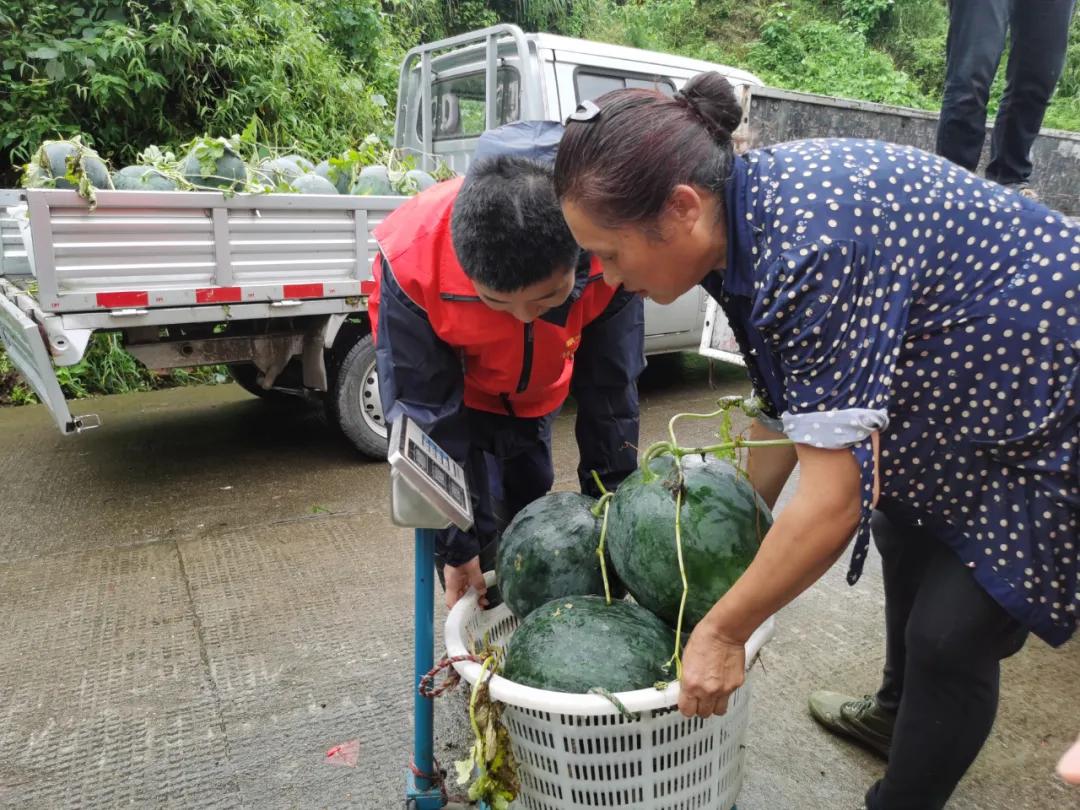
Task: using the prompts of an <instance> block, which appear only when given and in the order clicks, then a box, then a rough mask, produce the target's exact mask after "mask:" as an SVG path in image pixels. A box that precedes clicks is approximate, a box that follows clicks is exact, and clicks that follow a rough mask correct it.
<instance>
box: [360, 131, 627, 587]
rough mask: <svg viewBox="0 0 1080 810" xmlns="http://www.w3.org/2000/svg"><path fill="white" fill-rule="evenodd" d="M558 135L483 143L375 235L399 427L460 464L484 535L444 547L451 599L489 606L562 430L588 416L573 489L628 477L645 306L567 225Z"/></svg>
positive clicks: (384, 355)
mask: <svg viewBox="0 0 1080 810" xmlns="http://www.w3.org/2000/svg"><path fill="white" fill-rule="evenodd" d="M561 134H562V127H560V126H559V125H558V124H553V123H550V122H542V123H535V122H519V123H516V124H510V125H507V126H505V127H501V128H500V129H497V130H493V131H491V132H489V133H486V134H485V135H484V136H483V138H482V139H481V142H480V145H479V147H478V149H477V154H476V159H475V160H474V163H473V165H472V167H471V168H470V170H469V173H468V175H467V177H466V178H464V179H461V178H458V179H455V180H451V181H448V182H445V183H440V184H438V185H436V186H435V187H434V188H431V189H429V190H428V191H426V192H423V193H421V194H419V195H417V196H416V197H414V198H413V199H412V200H410V201H409V202H408V203H406V204H405V205H403V206H402V207H401V208H399V209H397V210H396V211H394V212H393V213H392V214H391V215H390V216H389V217H387V219H386V220H385V221H384V222H383V223H382V224H381V225H380V226H379V227H378V228H376V230H375V238H376V241H377V242H378V244H379V249H380V253H379V256H378V257H377V258H376V260H375V264H374V279H375V284H376V287H375V291H374V292H373V293H372V294H371V296H370V298H369V301H368V307H369V310H368V311H369V313H370V316H371V320H372V330H373V333H374V335H375V344H376V360H377V366H378V372H379V385H380V395H381V398H382V402H383V410H384V413H385V414H386V419H387V421H388V422H392V421H394V420H395V419H397V418H398V417H400V416H401V415H402V414H406V415H408V416H409V417H411V418H412V419H414V420H416V422H417V423H418V424H419V425H420V426H421V427H422V428H423V429H424V430H425V431H427V433H428V434H429V435H430V436H431V437H432V439H434V440H435V441H436V442H437V443H438V444H439V445H440V446H441V447H442V448H443V449H444V450H446V452H447V453H449V454H450V455H451V456H452V457H453V458H454V459H455V460H456V461H458V463H460V464H463V465H464V467H465V470H466V474H467V475H468V478H469V485H470V488H471V489H472V491H473V514H474V519H475V524H474V526H473V529H472V530H470V531H468V532H463V531H460V530H458V529H456V528H450V529H447V530H444V531H442V532H440V533H439V536H438V540H437V544H436V555H437V557H438V559H439V560H440V562H441V563H443V564H444V566H445V567H444V569H443V571H444V577H445V587H446V601H447V605H448V606H452V605H453V604H454V603H455V602H456V601H457V600H458V599H459V598H460V597H461V596H462V595H463V594H464V592H465V591H466V589H467V588H468V587H469V586H472V587H475V588H476V589H477V590H478V591H480V592H481V594H483V593H484V592H485V591H486V589H485V587H484V579H483V574H482V570H490V569H491V568H492V566H493V563H494V558H495V550H496V547H497V540H498V535H499V530H500V522H499V520H498V518H497V516H496V513H495V503H496V502H497V501H498V502H501V503H502V505H503V513H504V516H505V519H507V520H508V519H510V518H512V517H513V516H514V515H515V514H516V513H517V512H518V511H519V510H520V509H521V508H522V507H524V506H525V505H526V504H528V503H530V502H531V501H533V500H535V499H536V498H539V497H540V496H542V495H544V494H545V493H547V492H548V490H549V489H550V488H551V485H552V483H553V480H554V470H553V467H552V460H551V426H552V422H553V421H554V418H555V415H556V413H557V412H558V411H559V409H560V408H561V407H562V404H563V402H564V401H565V400H566V398H567V396H568V395H569V394H570V393H573V395H574V398H575V400H576V402H577V425H576V435H577V442H578V448H579V451H580V464H579V466H578V478H579V482H580V484H581V489H582V491H583V492H585V493H587V494H591V495H594V496H595V495H597V494H598V493H597V492H596V488H595V484H594V482H593V481H592V477H591V473H592V471H593V470H595V471H596V472H597V473H598V475H599V476H600V478H601V480H602V481H603V483H604V485H605V487H607V488H608V489H614V487H616V486H617V485H618V484H619V482H620V481H622V479H623V478H625V477H626V476H627V475H628V474H629V473H630V472H632V471H633V469H634V467H635V463H636V456H637V450H636V446H637V443H638V397H637V378H638V375H639V374H640V373H641V371H642V369H643V368H644V365H645V357H644V313H643V304H642V300H641V299H640V298H639V297H637V296H635V295H632V294H630V293H628V292H626V291H624V290H622V289H618V290H615V289H612V288H610V287H608V286H607V285H605V284H604V283H603V273H602V270H601V268H600V264H599V262H597V261H594V260H592V259H591V258H590V257H589V256H588V255H585V254H582V253H581V251H580V250H579V248H578V246H577V245H576V244H575V243H574V240H573V237H572V236H571V234H570V231H569V229H568V228H567V227H566V223H565V222H564V220H563V218H562V213H561V211H560V209H559V204H558V201H557V200H556V198H555V191H554V186H553V183H552V168H551V167H552V164H553V163H554V153H555V149H556V147H557V145H558V140H559V138H560V137H561Z"/></svg>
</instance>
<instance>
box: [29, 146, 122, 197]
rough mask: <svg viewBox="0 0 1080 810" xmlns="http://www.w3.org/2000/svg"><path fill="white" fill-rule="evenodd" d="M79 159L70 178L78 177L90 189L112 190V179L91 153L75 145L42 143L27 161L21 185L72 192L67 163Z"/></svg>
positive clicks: (101, 163)
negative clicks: (89, 186)
mask: <svg viewBox="0 0 1080 810" xmlns="http://www.w3.org/2000/svg"><path fill="white" fill-rule="evenodd" d="M77 158H79V159H80V160H79V165H78V166H73V167H72V169H73V171H74V175H75V177H76V178H78V177H79V176H80V175H81V174H82V173H85V174H86V179H87V180H88V181H89V182H90V185H91V186H93V187H94V188H103V189H107V188H112V187H113V186H112V178H110V177H109V169H108V167H107V166H106V165H105V163H104V161H102V159H101V158H99V157H98V156H97V153H96V152H94V150H93V149H90V148H89V147H87V146H85V145H83V144H82V143H79V142H78V140H75V141H45V143H44V144H42V145H41V147H40V148H39V149H38V151H37V153H36V154H35V155H34V159H33V160H32V161H31V164H30V168H31V170H32V171H30V172H29V173H28V177H27V182H26V183H25V185H27V186H28V187H31V188H76V187H77V183H73V182H72V181H70V180H68V179H67V172H68V162H69V161H73V162H74V161H75V160H76V159H77Z"/></svg>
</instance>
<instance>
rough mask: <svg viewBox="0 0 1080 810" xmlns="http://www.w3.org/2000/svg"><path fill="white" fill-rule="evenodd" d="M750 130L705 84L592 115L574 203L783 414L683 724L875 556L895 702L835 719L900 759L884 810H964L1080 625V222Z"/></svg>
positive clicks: (889, 776) (848, 704) (918, 159)
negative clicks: (843, 573)
mask: <svg viewBox="0 0 1080 810" xmlns="http://www.w3.org/2000/svg"><path fill="white" fill-rule="evenodd" d="M740 118H741V111H740V108H739V105H738V103H737V102H736V100H735V98H734V95H733V93H732V90H731V87H730V86H729V85H728V83H727V82H726V80H724V79H723V78H722V77H720V76H719V75H718V74H703V75H702V76H698V77H697V78H695V79H694V80H692V81H691V82H689V83H688V84H687V86H686V88H685V89H684V91H683V93H682V94H680V95H678V96H676V97H675V98H674V99H671V98H665V97H664V96H662V95H660V94H659V93H654V92H651V91H646V90H623V91H617V92H614V93H610V94H608V95H606V96H603V97H602V98H600V99H599V100H598V101H597V102H596V103H591V102H586V103H585V104H583V105H582V106H581V107H580V108H579V109H578V111H577V112H576V113H575V114H574V115H573V116H571V120H570V121H569V122H568V125H567V130H566V134H565V136H564V138H563V141H562V144H561V146H560V149H559V155H558V161H557V164H556V185H557V190H558V193H559V195H560V198H561V200H562V202H563V211H564V214H565V215H566V219H567V222H568V223H569V224H570V228H571V230H572V231H573V232H574V235H575V237H576V238H577V240H578V242H579V243H580V244H581V245H582V247H584V248H586V249H587V250H590V251H592V252H593V253H595V254H596V255H597V256H599V258H600V259H601V261H602V262H603V263H604V271H605V278H606V279H607V281H608V282H609V283H612V284H617V283H622V284H624V285H625V286H626V287H627V288H628V289H631V290H635V291H640V292H642V293H643V294H646V295H648V296H650V297H651V298H653V299H654V300H656V301H658V302H659V303H668V302H671V301H673V300H675V298H677V297H678V296H679V295H680V294H682V293H684V292H685V291H686V290H688V289H690V288H691V287H692V286H693V285H695V284H702V285H704V286H705V288H706V289H707V290H708V291H709V293H710V294H711V295H712V296H713V297H714V298H716V300H717V301H719V302H720V304H721V305H722V307H723V309H724V311H725V313H726V314H727V317H728V320H729V322H730V324H731V327H732V329H733V331H734V332H735V335H736V337H737V339H738V341H739V344H740V347H741V349H742V353H743V355H744V357H745V359H746V363H747V367H748V370H749V372H750V376H751V379H752V381H753V383H754V387H755V389H756V391H757V393H758V395H759V396H760V397H761V399H762V400H763V402H764V403H765V406H764V413H765V415H764V416H763V417H762V418H761V419H759V420H757V422H756V423H755V425H754V426H753V428H752V435H753V436H754V437H756V438H769V437H775V436H776V435H777V433H778V432H782V433H784V434H786V435H787V436H789V437H791V438H792V439H793V440H794V441H795V448H794V451H789V450H787V449H780V450H776V449H769V450H762V451H755V452H754V453H752V455H751V458H750V473H751V477H752V479H753V481H754V483H755V485H756V486H757V487H758V489H759V491H760V492H761V493H762V494H763V496H765V498H766V500H768V501H770V503H771V502H773V501H775V499H776V497H777V495H778V494H779V491H780V489H781V488H782V486H783V484H784V482H785V481H786V480H787V477H788V476H789V474H790V472H791V470H792V469H793V467H794V464H795V462H796V460H797V461H798V463H799V465H800V470H801V474H800V480H799V483H798V487H797V489H796V492H795V495H794V497H793V498H792V500H791V502H790V504H789V505H788V506H787V507H786V508H785V509H784V510H782V511H781V512H780V514H779V516H778V517H777V520H776V523H775V524H774V526H773V528H772V530H771V531H770V532H769V534H768V536H767V537H766V538H765V541H764V543H763V544H762V547H761V550H760V552H759V553H758V555H757V558H756V559H755V560H754V562H753V564H752V565H751V566H750V568H749V569H748V570H747V572H746V573H745V574H744V575H743V577H742V578H741V579H740V580H739V582H738V583H737V584H736V585H735V586H734V587H733V588H732V589H731V590H730V591H729V592H728V593H727V594H726V595H725V596H724V598H723V599H721V600H720V601H719V602H718V603H717V604H716V606H715V607H714V608H713V610H712V611H711V612H710V613H709V614H708V616H707V618H706V619H705V620H704V621H703V622H702V623H701V624H699V625H698V627H697V628H696V629H695V631H694V633H693V635H692V636H691V639H690V642H689V644H688V647H687V650H686V654H685V658H684V674H683V683H682V687H683V688H682V698H681V700H680V709H682V711H683V712H684V713H685V714H687V715H695V714H696V715H699V716H708V715H711V714H714V713H722V712H723V711H724V710H725V709H726V706H727V696H728V695H729V694H730V692H731V691H732V690H733V689H735V688H736V687H737V686H739V684H740V683H742V680H743V667H744V661H743V642H745V641H746V639H747V638H748V636H749V635H750V633H751V632H752V631H753V630H754V629H755V628H756V627H757V626H758V625H759V624H760V623H761V622H762V621H763V620H764V619H766V618H767V617H768V616H770V615H772V614H773V613H775V612H776V611H777V610H779V609H780V608H781V607H783V606H784V605H785V604H787V603H788V602H789V601H791V600H792V599H793V598H795V597H796V596H797V595H798V594H799V593H801V592H802V591H803V590H804V589H805V588H807V587H808V586H810V585H811V584H812V583H813V582H814V581H815V580H816V579H817V578H818V577H820V576H821V575H822V574H823V573H824V572H825V571H826V570H827V569H828V568H829V567H830V565H831V564H832V563H833V562H835V561H836V559H837V558H838V557H839V556H840V555H841V553H842V552H843V549H844V547H845V546H846V545H847V544H848V542H849V541H850V540H851V538H852V536H853V535H854V538H855V543H854V551H853V555H852V560H851V568H850V573H849V575H848V579H849V581H850V582H851V583H852V584H854V582H855V581H856V580H857V579H858V577H859V573H860V571H861V569H862V565H863V561H864V559H865V556H866V551H867V547H868V543H869V539H870V536H871V531H870V530H871V527H872V528H873V535H874V538H875V541H876V544H877V546H878V548H879V550H880V552H881V555H882V561H883V570H884V579H885V594H886V636H887V649H886V667H885V677H884V683H883V684H882V687H881V690H880V691H879V692H878V694H877V695H876V696H874V697H871V698H867V699H865V700H862V701H858V700H852V699H847V698H844V697H842V696H838V695H835V694H833V693H818V694H816V695H815V696H813V697H812V698H811V710H812V711H813V713H814V714H815V716H816V717H817V718H818V719H819V720H821V721H822V722H823V723H825V724H826V725H827V726H828V727H830V728H831V729H833V730H835V731H839V732H842V733H845V734H847V735H849V736H851V737H854V738H855V739H857V740H859V741H860V742H862V743H864V744H866V745H867V746H869V747H871V748H873V749H875V750H877V751H878V752H880V753H882V754H885V755H886V756H887V757H888V761H889V764H888V767H887V769H886V773H885V776H884V778H883V779H882V780H881V781H879V782H878V783H877V784H875V785H874V786H873V787H871V789H870V791H869V792H868V793H867V797H866V802H867V805H868V807H870V808H872V810H877V808H884V809H886V810H897V809H898V808H918V810H927V808H938V807H942V806H944V804H945V802H946V801H947V799H948V797H949V796H950V795H951V793H952V792H953V790H954V789H955V787H956V784H957V782H958V781H959V780H960V778H961V777H962V776H963V774H964V772H965V771H966V770H967V768H968V766H969V765H970V764H971V762H972V761H973V760H974V758H975V756H976V755H977V754H978V752H979V749H980V748H981V747H982V745H983V743H984V742H985V740H986V737H987V735H988V734H989V732H990V728H991V726H992V724H993V720H994V715H995V713H996V710H997V697H998V681H999V673H1000V667H999V662H1000V661H1001V659H1003V658H1006V657H1008V656H1010V655H1012V654H1014V653H1015V652H1017V651H1018V650H1019V649H1020V648H1021V647H1022V646H1023V644H1024V642H1025V639H1026V637H1027V635H1028V633H1029V632H1030V633H1034V634H1036V635H1037V636H1039V637H1040V638H1042V639H1043V640H1045V641H1047V642H1049V643H1050V644H1053V645H1059V644H1062V643H1064V642H1065V641H1066V639H1068V638H1069V637H1070V636H1071V635H1072V633H1073V630H1074V629H1075V626H1076V618H1077V607H1078V603H1080V593H1078V591H1080V586H1078V582H1077V570H1078V568H1077V561H1076V553H1077V548H1076V544H1077V513H1078V506H1080V494H1078V477H1077V469H1078V467H1077V462H1078V458H1077V456H1078V451H1077V445H1078V435H1077V434H1078V430H1077V426H1078V412H1080V406H1078V390H1077V389H1078V384H1077V383H1078V368H1080V325H1078V317H1080V301H1078V300H1077V299H1078V289H1080V228H1078V227H1077V226H1075V225H1072V224H1070V223H1069V222H1068V221H1067V220H1066V219H1065V218H1064V217H1062V216H1061V215H1060V214H1058V213H1055V212H1053V211H1050V210H1049V209H1047V208H1045V207H1043V206H1041V205H1039V204H1037V203H1034V202H1032V201H1031V200H1028V199H1025V198H1023V197H1021V196H1019V195H1016V194H1014V193H1012V192H1010V191H1007V190H1005V189H1003V188H1001V187H999V186H997V185H995V184H993V183H990V182H988V181H985V180H982V179H980V178H979V177H976V176H975V175H973V174H970V173H969V172H967V171H965V170H963V169H961V168H959V167H957V166H955V165H953V164H951V163H948V162H946V161H944V160H942V159H940V158H938V157H935V156H933V155H930V154H927V153H925V152H921V151H919V150H917V149H912V148H907V147H901V146H895V145H891V144H886V143H880V142H873V141H860V140H840V139H834V140H810V141H802V142H794V143H788V144H782V145H779V146H775V147H771V148H768V149H762V150H757V151H754V152H750V153H748V154H747V155H745V156H736V155H734V153H733V148H732V138H731V132H732V130H733V129H734V128H735V127H737V126H738V124H739V122H740Z"/></svg>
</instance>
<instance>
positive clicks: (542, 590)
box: [495, 492, 621, 619]
mask: <svg viewBox="0 0 1080 810" xmlns="http://www.w3.org/2000/svg"><path fill="white" fill-rule="evenodd" d="M595 506H596V501H594V500H593V499H592V498H589V497H588V496H586V495H581V494H579V493H577V492H552V493H550V494H548V495H545V496H544V497H542V498H538V499H537V500H535V501H533V502H532V503H530V504H529V505H528V506H526V507H525V508H524V509H522V510H521V511H520V512H518V513H517V515H516V516H515V517H514V519H513V520H512V521H511V522H510V525H509V526H507V527H506V529H505V531H503V535H502V539H500V540H499V553H498V556H497V557H496V560H495V575H496V578H497V579H498V582H499V589H500V591H501V592H502V598H503V601H504V602H505V603H506V605H507V607H509V608H510V612H511V613H513V614H514V615H515V616H517V617H518V618H519V619H524V618H525V617H526V616H528V615H529V614H530V613H532V611H533V610H535V609H536V608H538V607H540V605H542V604H544V603H545V602H549V601H551V600H552V599H558V598H561V597H564V596H581V595H584V594H595V595H597V596H603V594H604V581H603V578H602V577H601V573H600V559H599V557H597V556H596V549H597V546H599V544H600V521H599V520H598V519H597V518H596V517H594V516H593V513H592V509H593V507H595ZM607 568H608V581H609V583H611V584H614V583H612V580H614V569H613V568H612V566H611V565H610V564H609V565H608V567H607ZM619 595H621V592H620V593H619Z"/></svg>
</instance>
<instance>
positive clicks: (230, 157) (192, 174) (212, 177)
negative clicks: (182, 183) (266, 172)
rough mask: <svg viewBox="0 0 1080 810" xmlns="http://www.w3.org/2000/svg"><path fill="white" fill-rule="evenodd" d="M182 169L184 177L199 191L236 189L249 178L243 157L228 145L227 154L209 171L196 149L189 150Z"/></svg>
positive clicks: (218, 159)
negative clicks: (200, 159) (206, 170)
mask: <svg viewBox="0 0 1080 810" xmlns="http://www.w3.org/2000/svg"><path fill="white" fill-rule="evenodd" d="M181 171H182V172H183V174H184V179H185V180H187V181H188V182H189V183H191V185H193V186H195V188H196V189H197V190H199V191H216V190H218V189H228V190H233V191H235V190H239V189H241V188H243V187H244V184H245V183H246V182H247V179H248V170H247V166H246V165H245V164H244V161H243V159H242V158H241V157H240V156H239V155H237V154H236V153H235V152H233V151H232V150H231V149H229V148H228V147H226V149H225V154H224V155H222V156H221V157H219V158H217V160H216V161H215V162H214V168H213V170H212V171H210V172H209V173H206V172H205V170H204V168H203V166H202V164H201V163H200V162H199V156H198V155H197V154H196V152H195V150H192V151H190V152H188V154H187V156H186V157H185V158H184V162H183V164H182V168H181Z"/></svg>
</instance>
